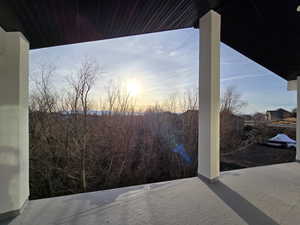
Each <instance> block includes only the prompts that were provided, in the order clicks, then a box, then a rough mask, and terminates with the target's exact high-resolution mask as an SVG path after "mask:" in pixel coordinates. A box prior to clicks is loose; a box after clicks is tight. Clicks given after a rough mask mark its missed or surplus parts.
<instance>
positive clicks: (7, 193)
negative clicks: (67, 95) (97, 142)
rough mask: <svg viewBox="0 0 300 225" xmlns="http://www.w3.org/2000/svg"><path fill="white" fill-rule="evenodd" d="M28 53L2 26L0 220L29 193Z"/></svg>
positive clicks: (23, 43)
mask: <svg viewBox="0 0 300 225" xmlns="http://www.w3.org/2000/svg"><path fill="white" fill-rule="evenodd" d="M28 53H29V43H28V41H27V40H26V39H25V38H24V36H23V35H22V34H21V33H19V32H5V31H4V30H3V29H1V27H0V219H4V218H5V217H9V216H13V215H16V214H18V213H19V212H20V209H22V206H23V205H24V203H25V202H26V200H27V199H28V196H29V157H28V149H29V138H28V137H29V131H28Z"/></svg>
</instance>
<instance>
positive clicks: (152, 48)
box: [30, 28, 296, 114]
mask: <svg viewBox="0 0 300 225" xmlns="http://www.w3.org/2000/svg"><path fill="white" fill-rule="evenodd" d="M198 55H199V30H198V29H193V28H188V29H181V30H174V31H165V32H159V33H151V34H145V35H135V36H130V37H124V38H116V39H110V40H102V41H94V42H86V43H80V44H73V45H65V46H58V47H51V48H43V49H38V50H31V51H30V79H34V76H37V75H36V74H37V73H34V71H36V70H37V68H38V67H39V65H42V64H52V65H55V67H56V72H55V76H54V77H53V82H54V83H55V87H56V88H57V89H63V88H64V87H65V86H66V85H67V84H66V75H68V74H71V73H74V71H76V69H78V68H79V65H80V64H81V62H82V61H83V60H84V59H85V58H92V59H95V60H96V61H97V62H98V63H99V65H100V68H101V74H100V76H99V78H98V79H97V83H96V85H95V88H94V92H93V95H94V96H99V95H102V94H103V93H105V87H106V86H107V85H108V84H109V83H110V82H111V80H114V81H118V82H119V83H126V84H129V86H130V85H131V86H133V89H134V91H135V92H136V93H135V95H136V96H135V97H136V98H137V99H138V101H139V102H140V105H142V104H144V105H145V106H146V105H151V104H155V103H156V102H160V101H163V100H166V99H168V98H169V96H172V95H181V94H183V93H185V92H187V91H188V90H195V89H196V88H197V86H198V76H199V75H198V74H199V72H198V71H199V56H198ZM220 70H221V71H220V78H221V93H222V92H224V90H225V89H226V88H227V87H230V86H234V87H235V88H236V91H237V92H239V93H240V94H241V98H242V100H243V101H245V102H247V105H246V106H245V107H244V108H243V109H241V113H245V114H253V113H255V112H265V111H266V110H273V109H277V108H280V107H282V108H286V109H289V110H291V109H293V108H295V107H296V93H295V92H289V91H287V82H286V81H285V80H284V79H282V78H280V77H279V76H277V75H276V74H274V73H273V72H271V71H269V70H267V69H266V68H264V67H262V66H260V65H258V64H257V63H255V62H254V61H252V60H250V59H249V58H247V57H245V56H243V55H242V54H240V53H238V52H237V51H235V50H234V49H232V48H230V47H229V46H227V45H225V44H223V43H222V44H221V68H220ZM131 86H130V87H131Z"/></svg>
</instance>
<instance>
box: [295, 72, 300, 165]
mask: <svg viewBox="0 0 300 225" xmlns="http://www.w3.org/2000/svg"><path fill="white" fill-rule="evenodd" d="M296 127H297V128H296V136H297V139H296V141H297V147H296V160H300V76H298V77H297V122H296Z"/></svg>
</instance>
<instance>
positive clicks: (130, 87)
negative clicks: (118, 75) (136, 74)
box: [127, 79, 141, 96]
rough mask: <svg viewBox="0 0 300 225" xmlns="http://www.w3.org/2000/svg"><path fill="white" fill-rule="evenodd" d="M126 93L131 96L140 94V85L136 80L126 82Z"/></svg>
mask: <svg viewBox="0 0 300 225" xmlns="http://www.w3.org/2000/svg"><path fill="white" fill-rule="evenodd" d="M127 92H128V94H130V95H131V96H138V95H139V94H140V93H141V85H140V83H139V82H138V81H137V80H136V79H132V80H128V81H127Z"/></svg>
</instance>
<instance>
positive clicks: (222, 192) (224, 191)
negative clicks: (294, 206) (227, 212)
mask: <svg viewBox="0 0 300 225" xmlns="http://www.w3.org/2000/svg"><path fill="white" fill-rule="evenodd" d="M200 179H201V178H200ZM201 180H202V181H203V182H204V183H205V184H206V185H207V186H208V188H209V189H210V190H212V191H213V192H214V193H215V194H216V195H217V196H218V197H219V198H220V199H221V200H222V201H223V202H224V203H225V204H226V205H228V206H229V207H230V208H231V209H232V210H233V211H234V212H235V213H236V214H238V215H239V216H240V217H241V218H242V219H243V220H244V221H245V222H246V223H247V224H249V225H266V224H268V225H279V223H277V222H276V221H275V220H273V219H272V218H271V217H269V216H268V215H267V214H265V213H264V212H263V211H261V210H260V209H259V208H257V207H255V205H253V204H252V203H251V202H249V201H248V200H247V199H245V198H244V197H243V196H241V195H240V194H239V193H237V192H235V191H233V190H232V189H231V188H229V187H228V186H226V185H225V184H223V183H222V182H221V181H216V182H214V183H210V182H209V181H207V180H205V179H201Z"/></svg>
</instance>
